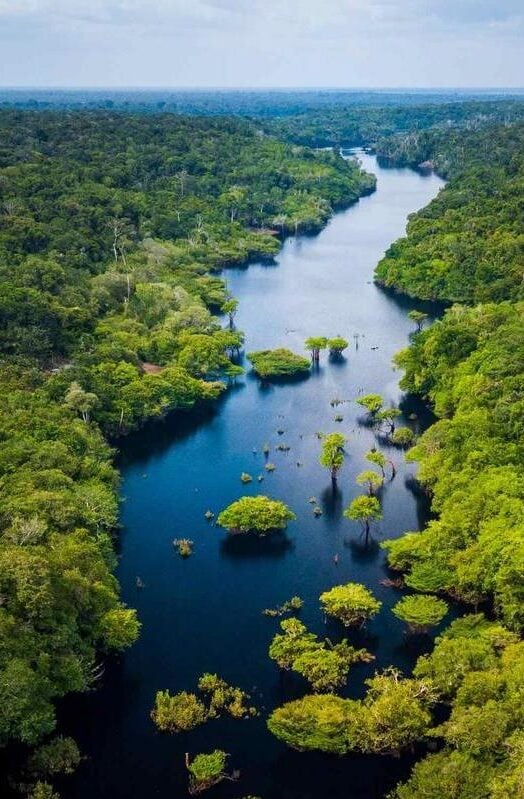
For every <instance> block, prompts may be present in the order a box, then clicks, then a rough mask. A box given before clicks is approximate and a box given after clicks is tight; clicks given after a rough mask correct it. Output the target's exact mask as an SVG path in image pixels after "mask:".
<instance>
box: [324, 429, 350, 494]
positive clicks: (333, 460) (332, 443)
mask: <svg viewBox="0 0 524 799" xmlns="http://www.w3.org/2000/svg"><path fill="white" fill-rule="evenodd" d="M345 443H346V438H345V436H343V435H342V433H329V434H328V435H326V436H323V437H322V449H321V452H320V458H319V461H320V465H321V466H324V467H325V468H326V469H329V471H330V473H331V480H332V481H333V483H336V482H337V476H338V472H339V470H340V469H341V467H342V466H343V464H344V445H345Z"/></svg>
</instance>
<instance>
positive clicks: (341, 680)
mask: <svg viewBox="0 0 524 799" xmlns="http://www.w3.org/2000/svg"><path fill="white" fill-rule="evenodd" d="M280 627H281V629H282V633H277V634H276V635H275V637H274V638H273V641H272V642H271V645H270V647H269V657H270V658H271V659H272V660H275V661H276V662H277V663H278V665H279V667H280V668H281V669H284V670H286V671H288V670H290V669H291V670H293V671H295V672H297V674H300V675H302V677H305V679H306V680H307V681H308V682H309V683H310V685H311V687H312V688H313V690H314V691H325V692H331V691H335V690H336V689H337V688H341V687H342V686H343V685H345V683H346V682H347V678H348V673H349V669H350V667H351V665H352V664H353V663H356V662H358V661H369V660H372V659H373V657H372V655H370V654H369V652H367V651H366V650H365V649H355V648H354V647H352V646H351V645H350V644H349V642H348V641H345V640H344V641H341V642H340V643H338V644H335V645H333V644H332V643H331V641H329V640H327V639H326V640H324V641H321V640H320V639H318V638H317V636H316V635H314V634H313V633H311V632H309V631H308V629H307V628H306V627H305V625H304V624H302V623H301V622H300V621H298V619H286V620H285V621H282V622H281V623H280Z"/></svg>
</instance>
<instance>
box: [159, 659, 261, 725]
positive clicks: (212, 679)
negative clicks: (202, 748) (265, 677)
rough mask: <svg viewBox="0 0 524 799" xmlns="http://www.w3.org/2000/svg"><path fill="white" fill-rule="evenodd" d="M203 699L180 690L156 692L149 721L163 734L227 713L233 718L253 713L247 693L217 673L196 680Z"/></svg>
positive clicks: (254, 711) (204, 675) (254, 712)
mask: <svg viewBox="0 0 524 799" xmlns="http://www.w3.org/2000/svg"><path fill="white" fill-rule="evenodd" d="M198 689H199V691H200V693H201V694H202V698H200V697H198V696H197V695H196V694H192V693H188V692H187V691H180V692H179V693H177V694H170V693H169V691H157V693H156V696H155V705H154V707H153V709H152V711H151V718H152V719H153V721H154V723H155V725H156V726H157V727H158V729H159V730H161V731H162V732H172V733H177V732H186V731H187V730H192V729H194V728H195V727H198V726H199V725H200V724H203V723H204V722H206V721H208V720H209V719H214V718H217V717H218V716H220V715H221V714H222V713H227V714H228V715H230V716H232V717H233V718H235V719H242V718H245V717H246V716H253V715H255V714H256V710H255V708H252V707H249V706H248V705H247V702H248V700H249V696H248V694H246V693H245V692H244V691H242V690H241V689H240V688H236V687H235V686H233V685H229V684H228V683H227V682H226V681H225V680H223V679H222V678H221V677H219V676H218V675H217V674H203V675H202V676H201V677H200V679H199V681H198Z"/></svg>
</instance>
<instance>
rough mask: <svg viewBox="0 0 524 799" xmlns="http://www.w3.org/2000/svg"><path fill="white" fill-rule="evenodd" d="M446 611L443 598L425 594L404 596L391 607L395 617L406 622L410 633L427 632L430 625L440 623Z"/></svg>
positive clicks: (434, 625) (433, 625) (446, 607)
mask: <svg viewBox="0 0 524 799" xmlns="http://www.w3.org/2000/svg"><path fill="white" fill-rule="evenodd" d="M447 612H448V606H447V604H446V602H444V600H442V599H437V597H435V596H426V595H425V594H414V595H413V596H405V597H403V598H402V599H401V600H400V601H399V602H397V604H396V605H395V607H394V608H392V613H393V614H394V615H395V616H396V617H397V619H400V620H401V621H404V622H406V624H407V625H408V628H409V631H410V632H412V633H426V632H428V630H429V629H430V628H431V627H436V625H437V624H440V622H441V621H442V619H443V618H444V616H445V615H446V613H447Z"/></svg>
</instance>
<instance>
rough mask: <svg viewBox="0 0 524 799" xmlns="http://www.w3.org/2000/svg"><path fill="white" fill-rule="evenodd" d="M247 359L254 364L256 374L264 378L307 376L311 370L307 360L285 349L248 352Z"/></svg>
mask: <svg viewBox="0 0 524 799" xmlns="http://www.w3.org/2000/svg"><path fill="white" fill-rule="evenodd" d="M247 357H248V359H249V360H250V361H251V363H252V364H253V369H254V371H255V372H256V374H257V375H258V376H259V377H262V378H270V377H293V376H294V375H299V374H305V373H306V372H309V370H310V363H309V361H308V359H307V358H303V357H302V356H301V355H296V354H295V353H294V352H291V350H287V349H284V348H283V347H281V348H280V349H276V350H259V351H258V352H248V354H247Z"/></svg>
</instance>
